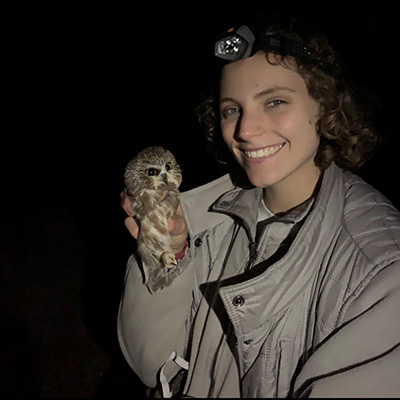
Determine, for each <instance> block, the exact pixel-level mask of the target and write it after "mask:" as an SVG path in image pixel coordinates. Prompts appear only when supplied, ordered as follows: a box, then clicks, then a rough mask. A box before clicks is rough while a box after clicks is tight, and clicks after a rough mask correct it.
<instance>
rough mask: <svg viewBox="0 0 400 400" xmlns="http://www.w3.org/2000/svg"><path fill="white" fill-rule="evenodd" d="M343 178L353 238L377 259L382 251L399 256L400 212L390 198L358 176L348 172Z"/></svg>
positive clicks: (346, 220) (348, 226) (346, 217)
mask: <svg viewBox="0 0 400 400" xmlns="http://www.w3.org/2000/svg"><path fill="white" fill-rule="evenodd" d="M344 177H345V179H344V182H345V202H344V210H343V220H344V223H345V226H346V230H347V232H348V233H349V234H350V236H351V237H352V239H353V241H354V242H355V243H357V245H358V247H359V248H362V249H363V251H364V252H365V253H367V254H368V256H369V258H371V260H372V259H375V262H378V261H379V260H378V259H379V258H381V257H380V255H382V254H383V253H385V254H386V255H388V253H390V252H393V253H397V255H398V256H399V255H400V212H399V211H398V210H397V209H396V207H395V206H394V205H393V203H392V202H391V201H390V200H389V199H388V198H387V197H385V196H384V195H383V194H382V193H381V192H380V191H379V190H377V189H376V188H374V187H373V186H371V185H370V184H368V183H367V182H366V181H365V180H363V179H362V178H361V177H359V176H358V175H355V174H353V173H350V172H345V174H344ZM383 248H385V251H382V249H383ZM377 258H378V259H377Z"/></svg>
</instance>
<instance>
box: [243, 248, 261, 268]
mask: <svg viewBox="0 0 400 400" xmlns="http://www.w3.org/2000/svg"><path fill="white" fill-rule="evenodd" d="M257 255H258V251H257V243H255V242H250V256H249V260H248V261H247V264H246V267H245V268H244V270H245V272H247V271H248V270H249V269H250V268H251V267H252V266H253V264H254V262H255V261H256V258H257Z"/></svg>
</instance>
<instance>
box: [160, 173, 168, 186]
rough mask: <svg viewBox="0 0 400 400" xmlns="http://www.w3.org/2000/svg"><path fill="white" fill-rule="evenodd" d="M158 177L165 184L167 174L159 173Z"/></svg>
mask: <svg viewBox="0 0 400 400" xmlns="http://www.w3.org/2000/svg"><path fill="white" fill-rule="evenodd" d="M160 178H161V180H162V181H163V182H164V183H165V184H167V183H168V176H167V174H161V175H160Z"/></svg>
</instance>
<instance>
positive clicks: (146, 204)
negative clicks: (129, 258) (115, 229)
mask: <svg viewBox="0 0 400 400" xmlns="http://www.w3.org/2000/svg"><path fill="white" fill-rule="evenodd" d="M124 177H125V186H126V190H125V193H126V195H127V196H128V198H129V199H130V201H131V202H132V208H133V209H134V211H135V213H136V217H137V219H138V221H139V226H140V229H139V236H138V253H139V255H140V259H141V261H142V262H143V264H144V265H145V266H146V269H147V271H148V276H146V277H145V278H146V279H145V281H146V283H147V285H148V287H149V288H150V290H151V291H152V292H154V293H156V292H158V291H160V290H161V289H162V288H163V287H166V286H169V285H170V284H171V283H172V278H173V276H172V275H174V274H176V273H178V272H179V271H178V269H177V261H176V259H175V255H174V252H173V251H172V248H171V238H170V234H169V231H168V218H170V217H172V216H173V215H175V213H176V210H177V207H178V205H179V200H180V194H179V190H178V189H179V186H180V184H181V182H182V172H181V169H180V166H179V165H178V163H177V162H176V160H175V157H174V156H173V154H172V153H171V152H169V151H168V150H166V149H165V148H163V147H160V146H152V147H148V148H146V149H144V150H142V151H141V152H140V153H138V154H137V155H136V157H135V158H134V159H133V160H131V161H129V162H128V164H127V166H126V169H125V175H124ZM165 191H168V193H167V195H166V196H165V198H163V195H164V194H165Z"/></svg>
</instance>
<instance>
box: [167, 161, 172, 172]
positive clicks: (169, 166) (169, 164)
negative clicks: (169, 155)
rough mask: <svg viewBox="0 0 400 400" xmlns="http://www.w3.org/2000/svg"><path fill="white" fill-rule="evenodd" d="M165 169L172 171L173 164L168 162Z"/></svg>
mask: <svg viewBox="0 0 400 400" xmlns="http://www.w3.org/2000/svg"><path fill="white" fill-rule="evenodd" d="M165 169H166V171H171V169H172V165H171V163H169V162H167V163H166V164H165Z"/></svg>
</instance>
